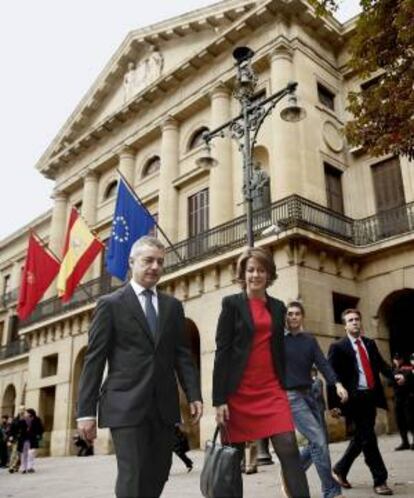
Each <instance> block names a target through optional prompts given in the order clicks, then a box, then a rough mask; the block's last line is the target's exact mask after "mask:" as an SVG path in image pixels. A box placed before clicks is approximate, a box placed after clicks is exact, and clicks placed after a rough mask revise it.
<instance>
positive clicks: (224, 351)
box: [213, 292, 286, 406]
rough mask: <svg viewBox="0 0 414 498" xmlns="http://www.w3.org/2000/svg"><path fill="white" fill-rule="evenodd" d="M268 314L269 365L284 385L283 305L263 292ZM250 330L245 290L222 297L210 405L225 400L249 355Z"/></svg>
mask: <svg viewBox="0 0 414 498" xmlns="http://www.w3.org/2000/svg"><path fill="white" fill-rule="evenodd" d="M266 300H267V308H268V310H269V311H270V314H271V317H272V339H271V348H272V357H273V366H274V369H275V372H276V374H277V376H278V377H279V380H280V383H281V384H282V386H285V354H284V337H285V336H284V328H285V314H286V307H285V305H284V304H283V303H282V301H279V300H278V299H274V298H273V297H270V296H269V295H266ZM253 334H254V325H253V318H252V316H251V313H250V308H249V303H248V297H247V294H246V293H245V292H241V293H239V294H233V295H231V296H227V297H225V298H224V299H223V302H222V310H221V313H220V316H219V320H218V325H217V333H216V345H217V348H216V355H215V360H214V371H213V406H219V405H222V404H224V403H227V397H228V396H229V394H232V393H234V392H235V391H236V390H237V388H238V386H239V384H240V381H241V378H242V375H243V372H244V369H245V366H246V362H247V360H248V357H249V353H250V349H251V345H252V340H253Z"/></svg>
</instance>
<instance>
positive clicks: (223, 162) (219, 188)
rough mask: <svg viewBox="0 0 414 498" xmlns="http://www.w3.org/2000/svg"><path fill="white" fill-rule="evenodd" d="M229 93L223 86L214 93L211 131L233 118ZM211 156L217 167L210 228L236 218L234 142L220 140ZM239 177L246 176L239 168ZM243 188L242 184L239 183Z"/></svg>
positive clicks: (211, 188) (212, 176) (212, 178)
mask: <svg viewBox="0 0 414 498" xmlns="http://www.w3.org/2000/svg"><path fill="white" fill-rule="evenodd" d="M230 96H231V94H230V91H229V89H228V88H227V87H225V86H224V85H223V84H220V85H218V86H217V87H216V88H215V89H214V90H213V91H212V93H211V128H212V129H215V128H217V127H218V126H220V125H222V124H224V123H225V122H226V121H228V120H229V119H230V118H231V109H230V103H231V99H230ZM211 145H212V155H213V156H214V158H215V159H217V160H218V165H217V166H216V167H215V168H212V169H211V171H210V184H209V223H210V227H211V228H212V227H214V226H217V225H219V224H220V223H224V222H225V221H228V220H231V219H232V218H233V211H234V205H233V162H232V153H231V150H232V146H231V138H230V137H229V136H227V135H226V136H225V137H224V138H221V137H217V138H215V139H214V141H213V142H212V144H211ZM239 173H240V175H243V171H242V167H241V164H240V172H239ZM236 183H237V184H238V185H241V183H242V182H236Z"/></svg>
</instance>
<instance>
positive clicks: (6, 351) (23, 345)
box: [0, 339, 30, 361]
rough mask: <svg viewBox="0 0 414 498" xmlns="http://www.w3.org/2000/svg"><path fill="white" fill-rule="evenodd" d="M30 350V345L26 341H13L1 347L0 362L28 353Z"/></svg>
mask: <svg viewBox="0 0 414 498" xmlns="http://www.w3.org/2000/svg"><path fill="white" fill-rule="evenodd" d="M29 349H30V346H29V343H28V341H27V340H26V339H19V340H17V341H12V342H10V343H9V344H6V345H5V346H0V361H2V360H6V359H7V358H12V357H13V356H18V355H20V354H23V353H27V352H28V351H29Z"/></svg>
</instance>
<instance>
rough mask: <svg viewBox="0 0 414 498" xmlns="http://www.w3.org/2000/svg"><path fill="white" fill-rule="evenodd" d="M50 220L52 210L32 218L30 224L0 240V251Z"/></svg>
mask: <svg viewBox="0 0 414 498" xmlns="http://www.w3.org/2000/svg"><path fill="white" fill-rule="evenodd" d="M51 219H52V209H48V210H47V211H45V212H44V213H43V214H41V215H40V216H38V217H36V218H34V219H33V220H32V221H31V222H29V223H27V224H26V225H24V226H23V227H21V228H19V229H18V230H16V231H15V232H13V233H11V234H10V235H8V236H7V237H6V238H4V239H3V240H0V250H2V249H4V248H5V247H7V246H8V245H9V244H14V243H15V242H16V240H17V239H19V238H20V237H27V234H28V232H29V230H30V229H31V228H33V229H36V228H38V227H39V226H40V225H42V224H43V223H46V222H47V221H49V220H51Z"/></svg>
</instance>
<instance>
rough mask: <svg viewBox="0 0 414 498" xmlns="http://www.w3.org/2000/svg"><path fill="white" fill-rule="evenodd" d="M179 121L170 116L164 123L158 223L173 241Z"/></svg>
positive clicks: (175, 213) (176, 217)
mask: <svg viewBox="0 0 414 498" xmlns="http://www.w3.org/2000/svg"><path fill="white" fill-rule="evenodd" d="M178 135H179V130H178V122H177V121H176V120H175V119H174V118H172V117H171V116H168V117H167V118H166V120H165V121H164V123H163V124H162V139H161V168H160V186H159V197H158V223H159V225H160V226H161V228H162V229H163V230H164V232H165V233H166V235H167V236H168V237H169V239H170V240H171V242H177V238H178V191H177V189H176V188H175V187H174V185H173V181H174V180H175V179H176V178H177V176H178Z"/></svg>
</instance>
